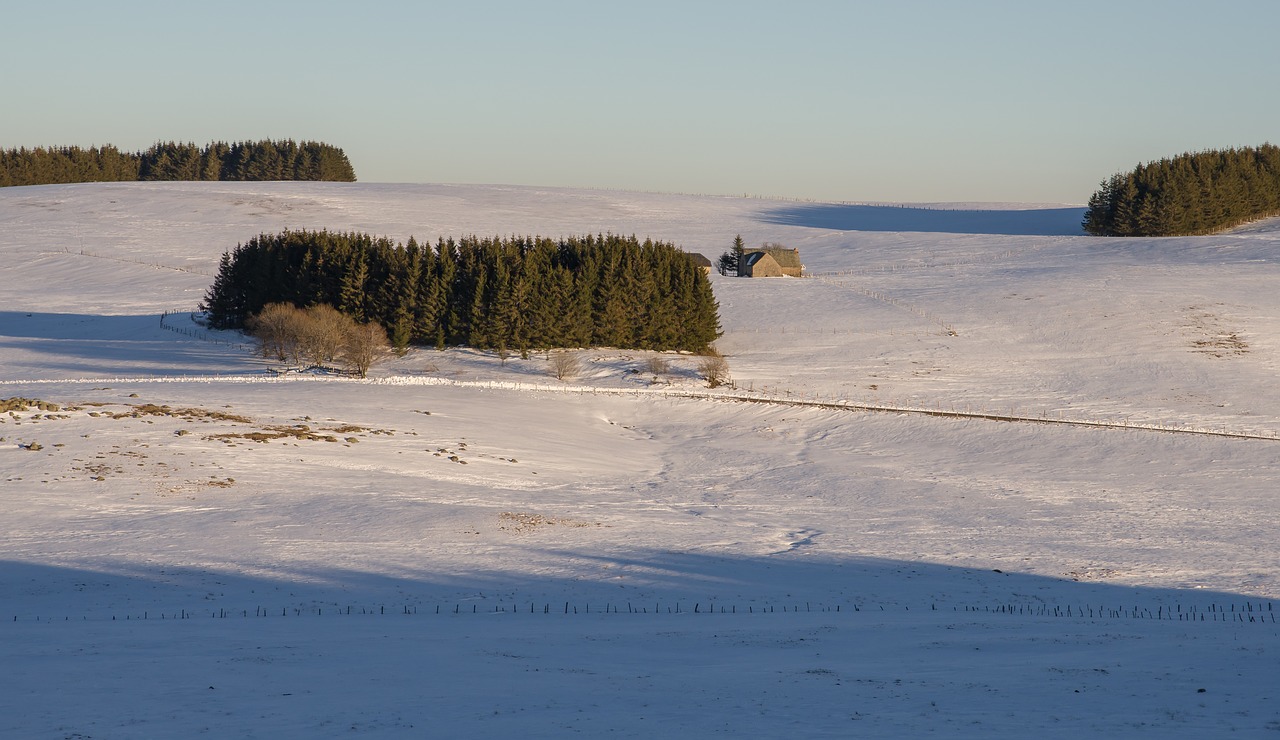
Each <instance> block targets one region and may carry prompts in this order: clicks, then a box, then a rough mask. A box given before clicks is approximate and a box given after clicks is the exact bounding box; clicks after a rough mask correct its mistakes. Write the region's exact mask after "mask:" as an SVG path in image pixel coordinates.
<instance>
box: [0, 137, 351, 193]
mask: <svg viewBox="0 0 1280 740" xmlns="http://www.w3.org/2000/svg"><path fill="white" fill-rule="evenodd" d="M355 179H356V173H355V170H354V169H352V167H351V162H350V161H348V160H347V155H346V154H344V153H343V151H342V150H341V149H339V148H337V147H335V146H331V145H329V144H323V143H320V142H316V141H304V142H302V143H296V142H294V141H292V140H285V141H265V140H264V141H254V142H248V141H241V142H236V143H234V144H228V143H226V142H222V141H215V142H213V143H212V144H209V145H207V146H204V147H198V146H196V145H195V144H189V143H188V144H179V143H176V142H172V141H170V142H167V143H157V144H153V145H152V146H151V147H150V148H148V149H147V150H146V151H143V152H137V153H130V152H122V151H120V150H119V149H117V148H115V147H114V146H103V147H89V148H88V149H82V148H80V147H75V146H65V147H49V148H45V147H36V148H34V149H27V148H26V147H22V148H19V149H3V150H0V186H9V185H51V184H58V183H72V182H122V181H133V180H329V181H338V182H355Z"/></svg>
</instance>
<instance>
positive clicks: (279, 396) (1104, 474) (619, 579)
mask: <svg viewBox="0 0 1280 740" xmlns="http://www.w3.org/2000/svg"><path fill="white" fill-rule="evenodd" d="M1079 212H1080V209H1078V208H1067V207H1049V206H1046V207H1039V208H1028V207H1022V206H1012V205H1011V206H991V205H986V206H982V205H972V204H970V205H965V206H960V207H956V206H944V205H938V204H933V205H930V206H928V207H910V208H898V207H889V206H883V205H875V206H853V205H845V204H812V203H792V202H785V201H768V200H759V199H746V198H711V197H693V196H675V195H660V194H638V193H621V192H607V191H580V190H556V189H537V188H513V187H501V186H491V187H484V186H446V185H421V186H417V185H366V184H333V183H329V184H324V183H129V184H99V185H75V186H45V187H34V188H9V189H4V190H0V399H4V398H10V397H24V398H28V399H39V400H41V401H44V402H46V406H45V408H39V407H36V406H29V407H27V408H24V409H18V408H15V409H13V410H12V411H6V412H5V413H2V414H0V533H2V535H0V664H3V665H5V666H6V668H7V669H8V670H6V671H2V672H0V736H3V737H58V738H65V737H81V738H85V737H93V738H133V737H185V736H191V735H196V734H201V733H205V734H218V735H227V736H241V737H270V738H281V737H317V736H331V735H339V734H341V735H351V736H358V737H404V736H406V735H408V736H419V735H425V736H442V735H450V736H453V735H464V734H475V733H477V732H479V733H484V734H490V733H497V734H502V735H506V734H516V735H519V736H522V737H563V736H564V735H566V734H573V733H592V734H610V735H616V736H621V737H640V736H652V735H654V734H665V735H672V736H684V735H693V734H697V735H718V736H732V737H739V736H746V735H751V736H762V737H782V736H798V737H859V736H894V737H901V736H917V735H923V734H927V733H932V732H937V733H943V732H945V733H947V734H948V735H949V736H954V737H1021V736H1023V735H1025V734H1027V733H1034V734H1039V735H1043V736H1047V737H1076V736H1078V735H1080V734H1081V733H1091V734H1094V735H1102V736H1111V735H1118V734H1125V735H1137V736H1144V737H1145V736H1150V737H1162V738H1164V737H1188V736H1192V737H1213V736H1219V735H1225V734H1228V733H1231V734H1234V735H1236V736H1241V737H1259V736H1263V737H1265V736H1269V735H1272V734H1275V732H1276V731H1277V730H1280V711H1277V709H1276V707H1277V706H1280V701H1278V700H1280V672H1278V671H1276V670H1275V666H1276V653H1277V649H1278V648H1280V644H1278V641H1280V625H1277V624H1276V622H1275V619H1276V612H1277V610H1280V604H1278V603H1277V601H1276V599H1277V598H1280V553H1278V552H1277V549H1276V546H1275V543H1276V542H1277V541H1280V524H1278V523H1280V500H1278V499H1277V496H1276V491H1277V490H1280V444H1277V443H1276V439H1275V437H1276V435H1277V434H1280V395H1278V394H1277V392H1276V390H1275V389H1276V387H1277V385H1276V382H1275V380H1276V377H1277V375H1278V374H1280V356H1278V355H1277V351H1278V350H1280V346H1278V345H1277V342H1276V340H1275V339H1274V337H1276V336H1280V293H1278V292H1277V291H1275V289H1274V286H1275V285H1276V284H1277V280H1280V259H1278V258H1277V256H1276V254H1277V250H1278V249H1280V228H1278V227H1280V224H1276V223H1274V222H1273V223H1271V224H1259V225H1253V226H1251V227H1249V228H1248V229H1244V230H1241V231H1240V232H1238V233H1234V234H1225V235H1219V236H1213V237H1194V238H1176V239H1096V238H1090V237H1085V236H1082V235H1079V234H1078V232H1077V230H1075V229H1074V228H1073V224H1078V217H1079ZM283 228H330V229H339V230H352V229H354V230H362V231H368V232H371V233H374V234H378V235H387V236H390V237H392V238H395V239H406V238H407V237H408V236H409V235H413V236H415V237H417V238H418V239H419V240H420V241H422V240H427V241H434V240H435V238H437V237H440V236H461V235H465V234H471V233H477V234H482V235H495V234H513V233H514V234H544V235H551V236H558V235H562V234H580V233H587V232H605V231H611V232H615V233H626V234H631V233H635V234H637V235H639V236H641V237H642V238H643V237H644V236H652V237H654V238H659V239H665V240H671V241H674V242H676V243H677V244H680V245H682V246H683V247H684V248H686V249H688V250H690V251H700V252H702V253H704V254H706V255H707V256H708V257H710V258H712V259H715V257H716V256H718V254H719V253H720V252H722V251H724V250H725V249H727V248H728V247H729V245H730V244H731V243H732V240H733V236H734V235H735V234H742V235H743V237H744V239H745V240H746V242H747V244H748V245H754V244H759V243H761V242H764V241H775V242H781V243H784V244H786V245H788V246H794V247H797V248H799V249H800V251H801V255H802V260H803V261H804V262H805V264H806V267H807V269H808V270H809V271H810V272H811V273H813V274H815V275H819V276H820V277H818V278H816V279H806V280H795V279H777V280H745V279H743V280H740V279H735V278H728V277H722V276H719V275H713V276H712V278H713V286H714V288H715V291H716V296H717V299H718V301H719V303H720V310H721V323H722V326H723V327H724V330H725V334H724V336H723V337H722V338H721V340H720V341H719V342H718V347H719V349H720V350H721V351H722V352H723V353H724V354H725V355H726V356H727V358H728V361H729V365H730V374H731V376H732V379H733V383H734V387H731V388H718V389H714V390H713V389H707V388H706V387H705V383H703V382H702V381H700V380H699V378H698V377H697V371H696V363H697V359H696V358H693V357H689V356H683V355H676V354H667V355H665V356H664V359H666V360H667V361H668V363H669V365H670V369H669V370H668V371H666V372H664V373H660V374H657V375H655V374H653V373H652V372H651V371H650V370H648V368H649V367H651V365H650V364H649V363H648V362H647V360H649V359H650V357H651V353H643V352H628V351H620V350H613V349H590V350H580V351H579V359H580V360H581V364H582V371H581V373H580V374H579V375H578V377H575V378H573V379H571V380H569V381H567V382H559V381H556V380H554V379H553V378H551V377H550V376H549V374H548V368H547V360H546V358H545V357H543V356H538V355H534V356H531V357H529V358H527V359H520V358H518V357H511V358H508V359H506V360H505V361H504V360H501V359H499V358H497V357H496V356H493V355H491V354H487V353H484V352H476V351H472V350H465V349H450V350H446V351H442V352H437V351H434V350H413V351H411V352H409V353H408V354H407V355H406V356H404V357H401V358H395V359H393V360H391V361H389V362H388V363H386V364H385V365H382V366H379V367H377V368H375V370H374V372H373V377H371V378H370V379H369V380H368V381H355V380H350V379H343V378H338V377H333V376H328V377H322V376H316V377H312V376H306V375H302V376H299V375H295V374H289V375H288V376H284V377H274V376H272V375H270V373H269V371H270V370H271V369H272V368H271V366H270V364H268V363H266V362H264V361H263V360H261V359H260V358H259V357H257V356H256V355H255V353H254V352H253V348H252V346H251V345H250V343H248V342H247V340H245V338H244V337H241V336H240V335H238V334H235V333H231V332H209V331H208V330H206V329H204V328H202V327H198V326H196V325H194V324H193V323H192V322H191V319H190V316H189V315H188V313H186V312H189V311H190V310H191V309H192V308H194V306H195V305H196V304H198V303H199V302H200V300H201V298H202V297H203V294H204V291H205V289H206V288H207V286H208V284H209V281H210V275H212V274H213V273H214V272H215V271H216V269H217V264H218V259H219V257H220V256H221V254H222V253H223V252H224V251H226V250H228V249H231V248H233V247H234V246H235V245H236V243H238V242H243V241H245V240H247V239H249V238H251V237H253V236H255V235H257V234H258V233H262V232H272V231H278V230H280V229H283ZM49 403H52V404H57V407H56V410H55V409H54V407H52V406H48V405H47V404H49ZM1168 432H1178V433H1168ZM566 605H567V608H568V613H566ZM677 605H678V607H679V613H676V610H675V608H674V607H676V606H677ZM709 606H710V608H711V609H712V610H713V611H710V612H708V607H709ZM615 608H616V609H617V611H615ZM722 608H723V609H727V610H728V611H725V612H722V611H720V610H721V609H722ZM574 609H577V610H578V612H577V613H574V612H573V610H574ZM668 609H670V612H669V613H668V611H667V610H668ZM784 609H785V611H784ZM437 610H439V612H440V613H438V614H437V613H436V612H437ZM588 610H590V613H588ZM606 610H607V613H605V612H606ZM636 610H639V611H640V613H638V614H637V613H634V612H635V611H636ZM655 610H656V612H657V613H655ZM695 610H696V611H695ZM530 611H532V612H533V613H530ZM744 612H745V613H744ZM175 616H176V617H178V618H177V619H175V618H174V617H175ZM157 617H158V618H157ZM184 617H185V618H184Z"/></svg>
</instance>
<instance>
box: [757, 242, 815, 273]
mask: <svg viewBox="0 0 1280 740" xmlns="http://www.w3.org/2000/svg"><path fill="white" fill-rule="evenodd" d="M752 251H756V252H764V253H765V254H767V255H769V256H770V257H772V258H773V260H774V262H777V263H778V266H779V267H794V268H797V269H799V268H800V267H803V265H801V264H800V250H799V249H787V248H785V247H763V248H761V249H756V250H752Z"/></svg>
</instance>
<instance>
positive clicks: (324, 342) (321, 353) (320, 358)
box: [298, 303, 355, 366]
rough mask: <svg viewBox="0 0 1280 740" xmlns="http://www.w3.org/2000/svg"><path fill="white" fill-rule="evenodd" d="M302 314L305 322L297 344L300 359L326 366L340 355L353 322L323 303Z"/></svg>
mask: <svg viewBox="0 0 1280 740" xmlns="http://www.w3.org/2000/svg"><path fill="white" fill-rule="evenodd" d="M304 313H305V314H306V317H307V321H305V322H304V323H303V331H302V336H301V341H299V343H298V344H299V345H300V347H301V350H302V352H301V354H302V359H304V360H306V361H307V362H308V363H310V364H312V365H319V366H324V365H328V364H329V363H331V362H333V361H334V360H335V359H337V357H338V356H339V355H340V354H341V352H342V348H343V346H344V345H345V344H346V342H347V335H348V334H349V333H350V331H351V328H352V327H353V326H355V320H354V319H352V318H351V317H350V316H347V315H346V314H344V313H342V312H341V311H339V310H338V309H336V308H334V307H333V306H329V305H326V304H323V303H322V304H320V305H318V306H311V307H310V308H308V309H306V311H305V312H304Z"/></svg>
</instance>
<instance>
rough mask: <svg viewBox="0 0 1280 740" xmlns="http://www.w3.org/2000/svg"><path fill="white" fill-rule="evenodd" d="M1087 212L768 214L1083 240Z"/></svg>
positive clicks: (794, 209)
mask: <svg viewBox="0 0 1280 740" xmlns="http://www.w3.org/2000/svg"><path fill="white" fill-rule="evenodd" d="M1084 214H1085V209H1084V208H1079V207H1077V208H1036V209H1028V210H943V209H941V208H919V207H910V206H871V205H866V206H861V205H839V204H834V203H813V204H800V205H789V206H782V207H779V208H773V209H770V210H768V211H765V212H764V213H763V214H761V215H760V216H759V219H760V220H761V221H763V222H764V223H768V224H779V225H782V226H804V227H808V228H813V229H831V230H834V231H895V232H896V231H917V232H939V233H949V234H1002V235H1012V236H1080V235H1083V234H1084V230H1083V229H1082V227H1081V225H1080V222H1081V220H1082V219H1083V218H1084Z"/></svg>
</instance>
